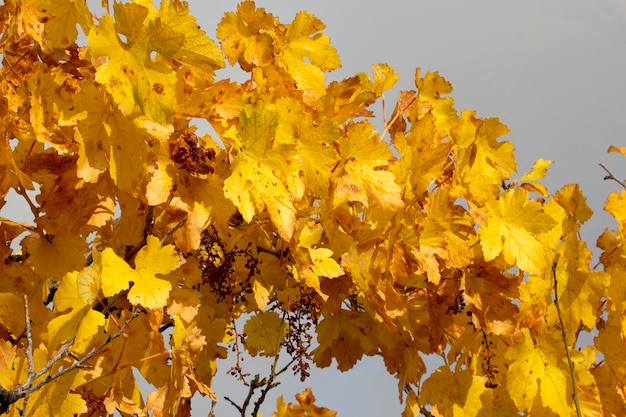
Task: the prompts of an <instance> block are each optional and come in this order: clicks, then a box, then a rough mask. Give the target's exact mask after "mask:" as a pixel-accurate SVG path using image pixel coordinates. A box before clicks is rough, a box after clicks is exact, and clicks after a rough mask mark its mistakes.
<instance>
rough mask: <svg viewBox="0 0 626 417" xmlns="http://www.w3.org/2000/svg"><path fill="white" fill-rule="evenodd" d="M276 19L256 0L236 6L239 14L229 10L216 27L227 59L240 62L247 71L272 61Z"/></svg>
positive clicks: (231, 62)
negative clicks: (257, 4) (256, 3)
mask: <svg viewBox="0 0 626 417" xmlns="http://www.w3.org/2000/svg"><path fill="white" fill-rule="evenodd" d="M276 23H277V20H276V18H275V17H274V16H272V15H271V14H269V13H265V9H264V8H262V7H260V8H258V9H257V8H256V6H255V4H254V2H252V1H244V2H241V3H239V4H238V5H237V13H234V12H227V13H225V14H224V17H223V18H222V21H221V22H220V23H219V25H218V26H217V37H218V38H219V39H220V40H221V41H222V48H223V50H224V54H225V55H226V59H228V62H230V64H231V65H233V64H234V63H235V62H239V65H241V68H242V69H243V70H244V71H250V70H251V69H252V68H253V67H264V66H266V65H268V64H269V63H271V62H272V61H273V54H272V50H273V48H272V43H273V40H272V34H273V33H274V30H275V29H274V25H275V24H276Z"/></svg>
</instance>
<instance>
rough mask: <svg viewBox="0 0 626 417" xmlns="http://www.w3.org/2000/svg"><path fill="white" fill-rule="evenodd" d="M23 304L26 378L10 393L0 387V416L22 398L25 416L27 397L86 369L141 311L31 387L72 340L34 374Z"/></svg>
mask: <svg viewBox="0 0 626 417" xmlns="http://www.w3.org/2000/svg"><path fill="white" fill-rule="evenodd" d="M24 303H25V307H24V310H25V314H26V339H27V347H26V358H27V361H28V377H27V378H26V381H25V382H24V383H23V384H21V385H19V386H17V387H15V388H14V389H12V390H11V391H8V390H6V389H5V388H3V387H2V386H0V414H4V413H6V412H8V409H9V406H10V405H11V404H13V403H14V402H16V401H18V400H19V399H21V398H24V404H23V407H22V410H20V414H21V415H26V406H27V403H28V397H29V396H30V395H31V394H32V393H34V392H36V391H38V390H40V389H41V388H43V387H44V386H45V385H47V384H49V383H51V382H53V381H54V380H56V379H58V378H60V377H62V376H63V375H65V374H67V373H69V372H72V371H73V370H75V369H80V368H88V367H89V366H88V365H86V362H87V361H89V360H90V359H91V358H92V357H94V356H95V355H96V354H98V353H99V352H100V351H101V350H103V349H104V348H105V347H106V346H107V345H108V344H109V343H111V342H112V341H113V340H115V339H117V338H118V337H120V336H121V335H122V334H123V333H124V331H125V330H126V327H128V325H129V324H130V322H131V321H133V320H134V319H135V318H136V317H137V316H138V315H139V314H140V313H141V309H139V308H138V309H136V310H135V311H134V312H133V314H132V315H131V316H130V317H129V318H128V320H126V321H125V322H124V324H123V325H122V326H121V327H120V328H119V330H118V331H117V332H115V333H114V334H113V335H111V336H109V337H108V338H107V339H106V340H105V341H104V342H102V343H101V344H100V345H98V346H96V347H94V348H92V349H91V350H90V351H89V353H87V354H86V355H85V356H83V357H82V358H81V359H79V360H78V361H76V362H75V363H73V364H72V365H70V366H68V367H67V368H64V369H62V370H60V371H59V372H57V373H56V374H53V375H48V376H47V377H46V378H45V379H44V380H43V381H41V382H39V383H38V384H35V385H33V384H34V382H35V381H36V380H37V379H39V378H40V377H42V376H43V375H44V374H46V373H48V372H49V371H50V369H51V368H52V367H53V366H54V364H56V363H57V362H59V361H60V360H62V359H63V358H65V357H66V356H67V355H68V354H69V350H70V347H71V346H72V345H73V344H74V339H71V340H69V341H67V342H65V343H64V344H63V345H61V347H60V348H59V350H58V351H57V352H56V353H55V354H54V355H53V356H52V357H51V358H50V359H49V360H48V362H47V363H46V364H45V365H44V366H42V368H41V369H39V371H37V372H35V368H34V361H33V346H32V343H33V342H32V330H31V324H30V312H29V310H28V298H27V296H24Z"/></svg>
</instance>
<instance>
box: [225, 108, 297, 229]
mask: <svg viewBox="0 0 626 417" xmlns="http://www.w3.org/2000/svg"><path fill="white" fill-rule="evenodd" d="M278 124H279V114H278V113H277V112H276V111H273V108H272V106H270V105H268V106H266V108H265V109H263V110H252V111H251V112H250V113H247V112H242V113H241V125H239V126H233V127H232V128H231V129H230V130H229V131H228V132H227V133H226V135H225V136H226V137H225V140H226V141H228V139H230V140H231V141H232V143H233V145H234V146H236V147H237V151H238V155H237V157H235V160H234V161H233V164H232V169H233V172H232V174H231V175H230V177H229V178H228V179H226V181H224V195H225V196H226V198H228V199H229V200H230V201H232V202H233V204H234V205H235V206H236V207H237V208H238V209H239V211H240V213H241V215H242V216H243V219H244V220H245V221H247V222H250V221H251V220H252V217H253V216H254V215H255V214H256V213H260V212H261V211H263V210H264V209H265V208H267V211H268V213H269V215H270V218H271V219H272V222H273V223H274V225H275V226H276V228H277V229H278V232H279V234H280V236H281V237H282V238H284V239H287V240H289V239H290V238H291V236H292V235H293V229H294V227H295V221H296V216H295V213H296V209H295V207H294V196H292V195H291V193H290V192H289V188H290V187H289V186H288V184H287V182H288V181H287V178H288V177H289V176H290V175H289V174H290V173H291V172H293V171H294V170H295V169H296V167H295V164H294V158H295V147H294V145H288V144H284V143H276V141H275V140H274V135H275V132H276V128H277V126H278Z"/></svg>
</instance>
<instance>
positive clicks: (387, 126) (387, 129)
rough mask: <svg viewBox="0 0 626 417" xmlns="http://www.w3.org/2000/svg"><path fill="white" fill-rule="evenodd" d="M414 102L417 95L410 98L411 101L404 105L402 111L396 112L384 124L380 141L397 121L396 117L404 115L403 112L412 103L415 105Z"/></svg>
mask: <svg viewBox="0 0 626 417" xmlns="http://www.w3.org/2000/svg"><path fill="white" fill-rule="evenodd" d="M415 100H417V94H416V95H415V97H413V98H412V99H411V100H410V101H409V102H408V103H407V105H406V106H404V108H403V109H402V110H400V111H398V112H397V113H396V114H395V115H394V116H393V118H392V119H391V120H390V121H389V123H386V124H385V130H384V131H383V134H382V135H380V139H381V140H382V139H383V138H384V137H385V135H386V134H387V132H389V129H391V126H392V125H393V124H394V123H395V122H396V120H398V117H400V115H401V114H402V113H404V112H405V111H406V110H407V109H408V108H409V107H411V105H412V104H413V103H415Z"/></svg>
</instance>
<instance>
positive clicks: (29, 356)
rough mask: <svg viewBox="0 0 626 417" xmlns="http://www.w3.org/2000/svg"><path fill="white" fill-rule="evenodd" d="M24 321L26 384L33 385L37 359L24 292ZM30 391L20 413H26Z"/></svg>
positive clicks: (26, 296) (25, 397) (26, 297)
mask: <svg viewBox="0 0 626 417" xmlns="http://www.w3.org/2000/svg"><path fill="white" fill-rule="evenodd" d="M24 321H25V322H26V360H27V361H28V378H27V379H26V384H27V385H28V386H31V385H32V384H33V381H34V380H35V361H34V360H33V329H32V327H31V322H30V310H29V309H28V295H26V294H24ZM29 394H30V393H29V392H26V394H25V395H24V404H23V406H22V410H21V411H20V414H22V415H26V407H27V406H28V396H29Z"/></svg>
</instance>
